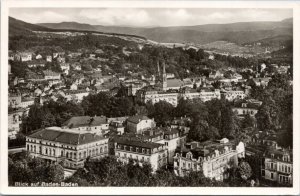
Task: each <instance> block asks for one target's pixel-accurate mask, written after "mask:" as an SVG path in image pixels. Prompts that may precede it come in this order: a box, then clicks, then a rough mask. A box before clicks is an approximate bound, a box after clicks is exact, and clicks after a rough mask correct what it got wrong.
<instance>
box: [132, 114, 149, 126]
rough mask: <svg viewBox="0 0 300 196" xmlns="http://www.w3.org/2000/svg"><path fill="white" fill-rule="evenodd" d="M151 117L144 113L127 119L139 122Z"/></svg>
mask: <svg viewBox="0 0 300 196" xmlns="http://www.w3.org/2000/svg"><path fill="white" fill-rule="evenodd" d="M149 119H150V118H148V117H147V116H143V115H136V116H131V117H129V118H128V119H127V121H129V122H132V123H135V124H137V123H139V122H140V121H141V120H149Z"/></svg>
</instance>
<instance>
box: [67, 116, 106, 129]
mask: <svg viewBox="0 0 300 196" xmlns="http://www.w3.org/2000/svg"><path fill="white" fill-rule="evenodd" d="M106 123H107V119H106V117H104V116H95V117H90V116H75V117H72V118H70V119H69V120H67V121H66V122H64V123H63V126H67V127H69V128H77V127H90V126H91V127H92V126H100V125H102V124H106Z"/></svg>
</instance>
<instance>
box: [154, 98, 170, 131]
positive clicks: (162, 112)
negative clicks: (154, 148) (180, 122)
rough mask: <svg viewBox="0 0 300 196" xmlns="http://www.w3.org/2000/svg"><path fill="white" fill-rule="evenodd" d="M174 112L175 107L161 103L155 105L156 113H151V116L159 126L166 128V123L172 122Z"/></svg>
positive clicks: (164, 102)
mask: <svg viewBox="0 0 300 196" xmlns="http://www.w3.org/2000/svg"><path fill="white" fill-rule="evenodd" d="M173 110H174V107H173V106H172V105H171V104H170V103H168V102H166V101H159V102H157V103H155V104H154V112H153V113H150V114H149V116H150V117H151V118H154V120H155V122H156V123H157V125H158V126H160V125H162V126H166V122H167V121H169V120H171V117H172V113H173Z"/></svg>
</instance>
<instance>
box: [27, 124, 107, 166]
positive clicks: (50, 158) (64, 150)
mask: <svg viewBox="0 0 300 196" xmlns="http://www.w3.org/2000/svg"><path fill="white" fill-rule="evenodd" d="M26 150H27V152H29V154H30V156H32V157H36V158H41V159H44V160H46V162H49V163H60V162H62V163H63V166H64V167H66V168H70V169H78V168H82V167H83V166H84V162H85V160H86V159H87V158H88V157H89V158H91V159H100V158H102V157H105V156H107V155H108V138H104V137H101V136H99V135H96V134H93V133H80V132H78V131H74V130H70V129H62V128H60V127H48V128H46V129H42V130H39V131H37V132H35V133H33V134H31V135H29V136H26Z"/></svg>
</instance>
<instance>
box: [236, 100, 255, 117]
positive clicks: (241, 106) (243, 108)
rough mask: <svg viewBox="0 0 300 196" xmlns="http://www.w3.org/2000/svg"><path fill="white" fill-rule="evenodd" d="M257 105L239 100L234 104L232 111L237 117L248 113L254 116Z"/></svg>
mask: <svg viewBox="0 0 300 196" xmlns="http://www.w3.org/2000/svg"><path fill="white" fill-rule="evenodd" d="M258 108H259V106H257V105H256V104H254V103H251V102H241V103H237V104H234V106H233V107H232V111H233V112H234V113H235V114H237V115H238V116H239V117H241V118H243V117H245V115H247V114H249V115H250V116H252V117H255V115H256V113H257V112H258Z"/></svg>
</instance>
